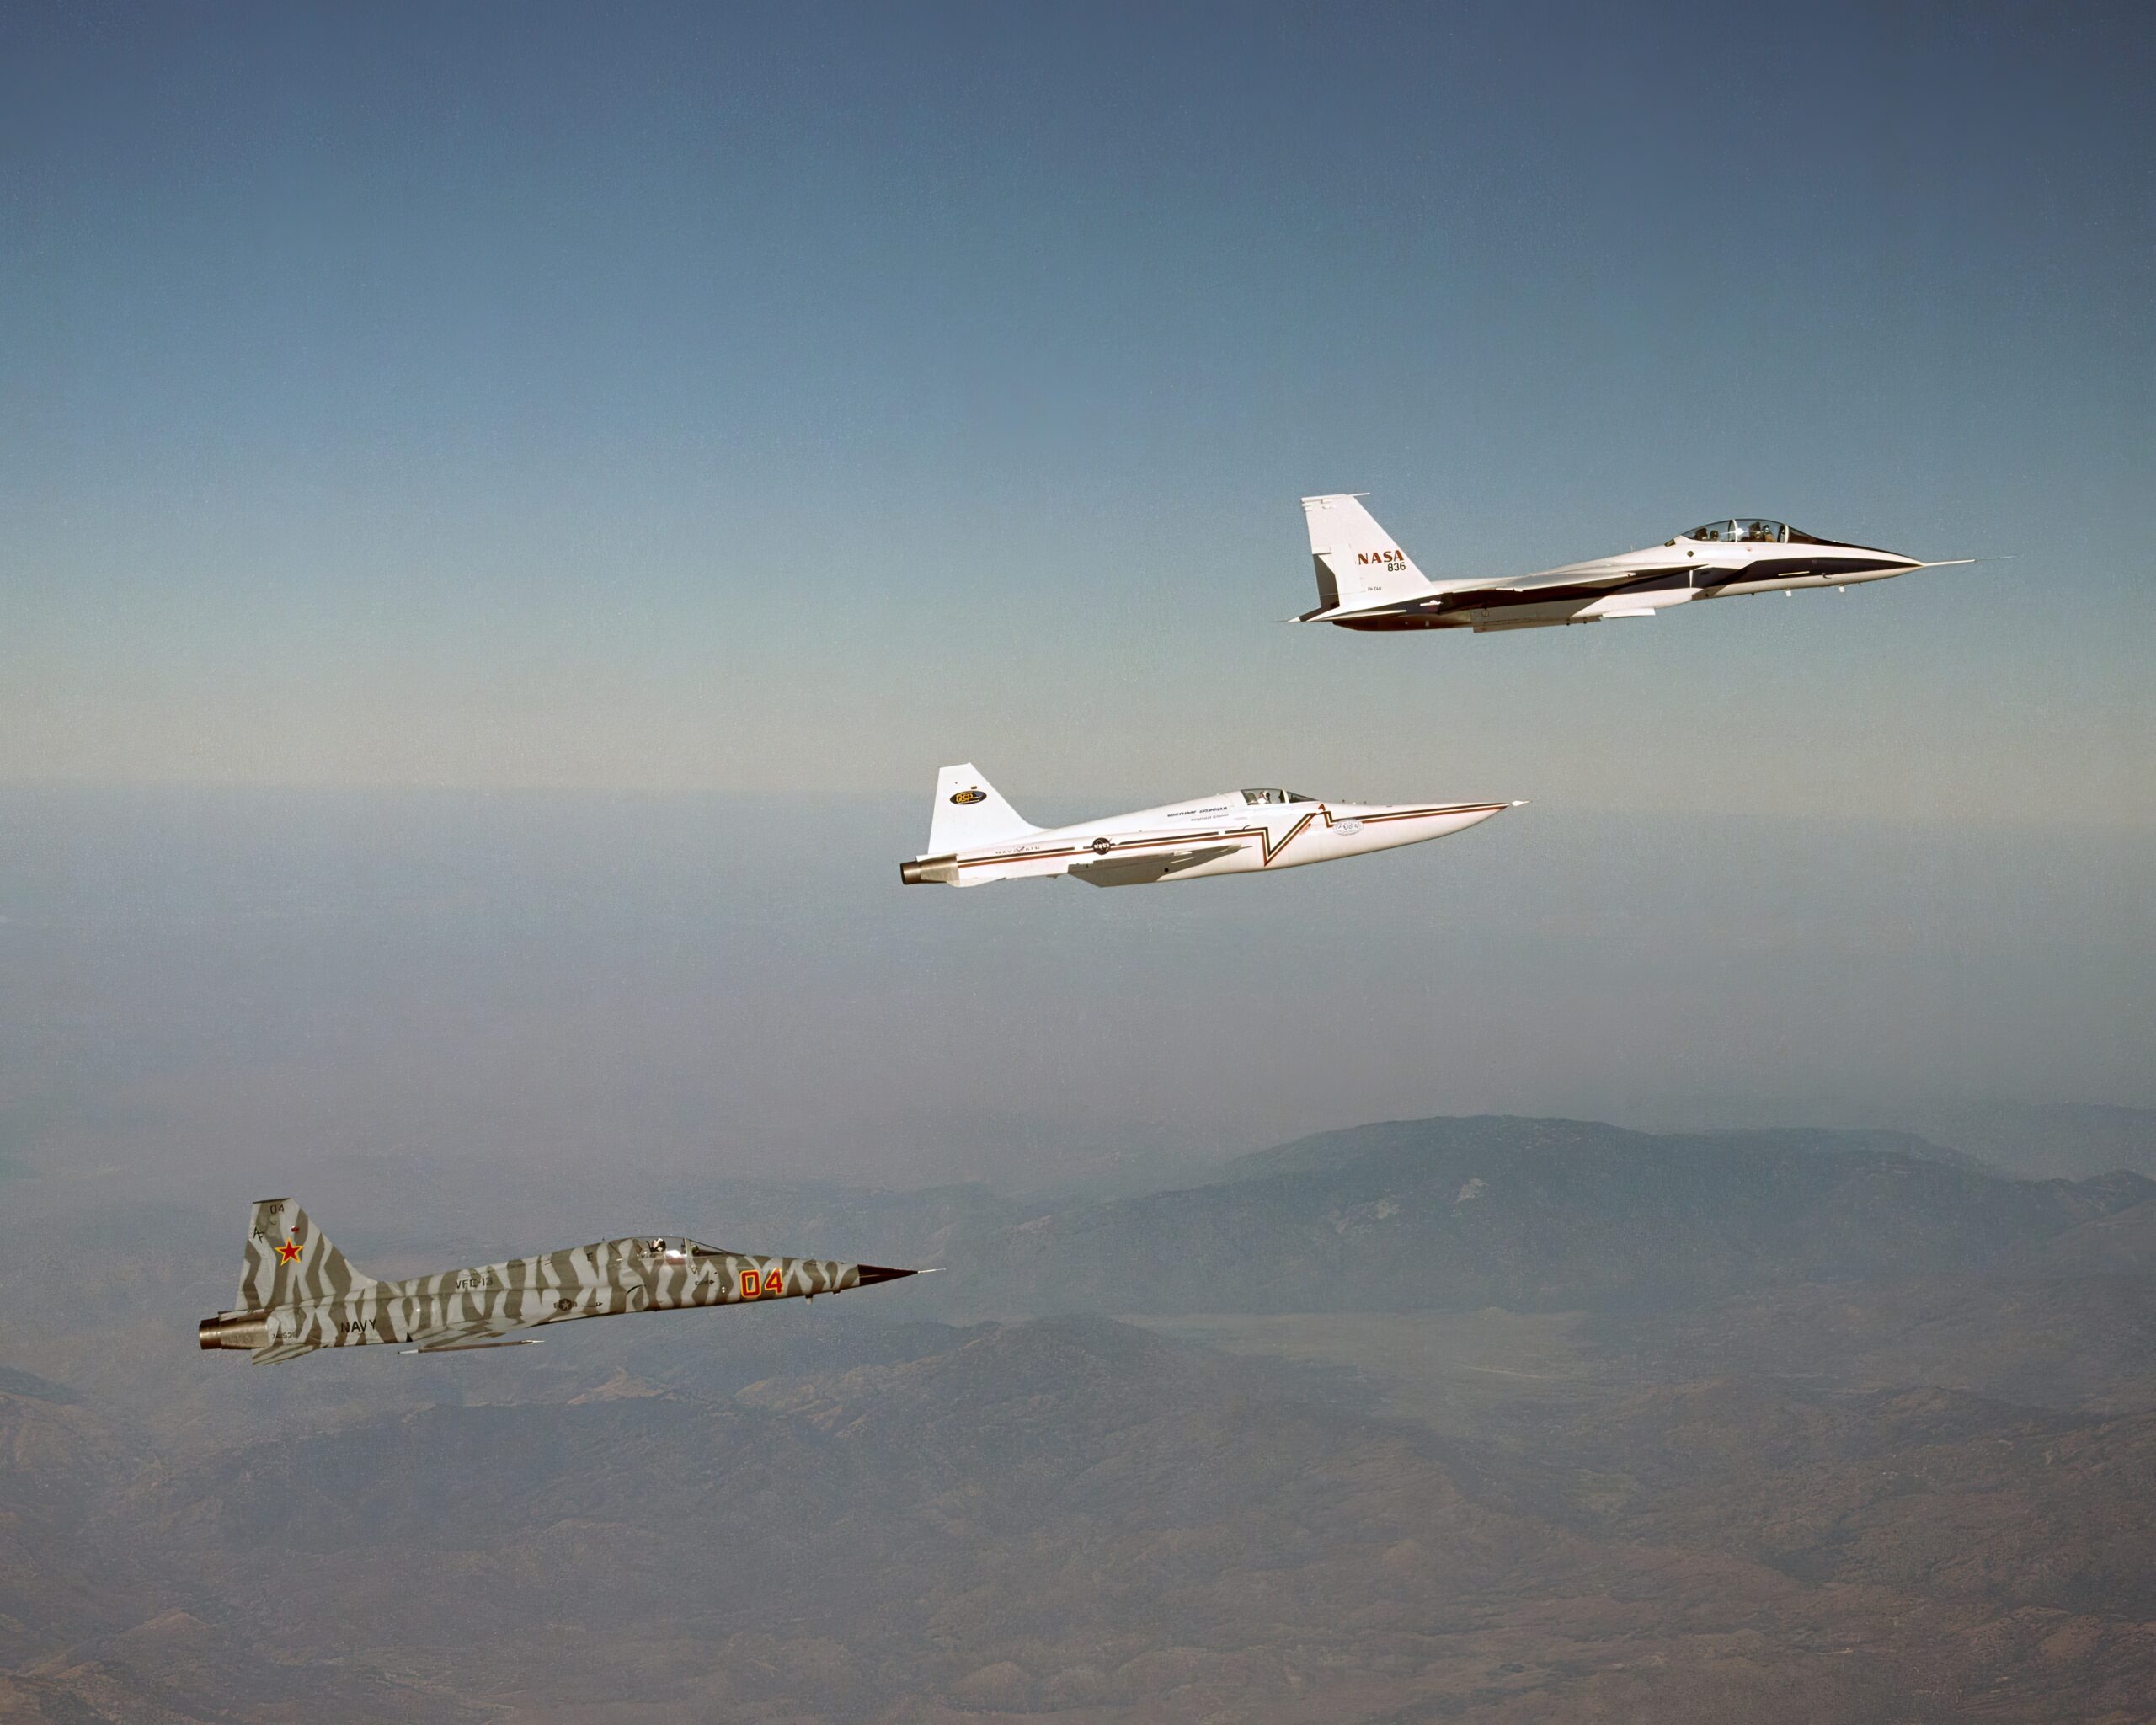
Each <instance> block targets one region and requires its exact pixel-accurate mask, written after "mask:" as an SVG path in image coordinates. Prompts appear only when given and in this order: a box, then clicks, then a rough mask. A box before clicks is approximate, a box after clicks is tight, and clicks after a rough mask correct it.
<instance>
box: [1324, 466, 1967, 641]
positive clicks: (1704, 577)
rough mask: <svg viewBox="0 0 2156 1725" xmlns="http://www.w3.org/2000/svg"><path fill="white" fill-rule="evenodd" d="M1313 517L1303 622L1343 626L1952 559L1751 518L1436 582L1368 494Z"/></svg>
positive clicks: (1660, 605) (1514, 622)
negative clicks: (1582, 556)
mask: <svg viewBox="0 0 2156 1725" xmlns="http://www.w3.org/2000/svg"><path fill="white" fill-rule="evenodd" d="M1303 516H1304V520H1305V522H1306V523H1307V524H1308V526H1309V527H1310V561H1311V563H1313V564H1315V567H1316V569H1317V596H1318V603H1317V608H1316V609H1315V611H1305V612H1304V613H1303V614H1302V615H1301V616H1300V617H1297V618H1295V619H1294V621H1295V622H1302V623H1337V624H1338V625H1339V626H1340V627H1341V628H1343V629H1474V630H1476V631H1478V632H1480V631H1483V630H1488V629H1540V628H1551V627H1554V626H1555V625H1557V624H1560V623H1593V622H1601V621H1602V620H1603V619H1604V617H1652V616H1653V615H1654V614H1655V613H1656V612H1657V611H1667V610H1668V609H1669V608H1670V607H1671V606H1678V605H1689V604H1690V603H1691V602H1692V601H1694V600H1698V599H1728V598H1732V597H1734V596H1735V595H1738V594H1751V593H1771V592H1775V591H1782V592H1794V591H1796V590H1797V589H1798V588H1800V587H1848V586H1854V585H1856V584H1857V583H1859V582H1861V581H1883V580H1886V579H1888V578H1889V577H1890V576H1893V575H1905V574H1908V572H1909V571H1910V570H1912V569H1945V568H1947V567H1949V563H1919V561H1918V560H1917V559H1916V558H1913V557H1905V556H1903V554H1902V553H1900V552H1898V551H1878V550H1875V549H1874V548H1872V547H1870V546H1868V545H1847V544H1844V543H1843V542H1841V541H1839V540H1836V539H1822V538H1820V537H1818V536H1817V534H1812V533H1806V532H1804V531H1801V529H1798V528H1796V527H1792V526H1787V525H1786V524H1785V523H1783V522H1781V521H1765V520H1763V519H1761V518H1759V517H1758V516H1742V515H1740V516H1737V518H1735V519H1734V520H1731V521H1709V522H1708V523H1707V524H1706V525H1705V526H1700V527H1694V528H1692V529H1691V530H1690V531H1688V532H1684V533H1678V534H1676V535H1674V536H1673V537H1670V538H1668V539H1665V540H1664V541H1663V542H1662V543H1661V544H1659V545H1656V546H1652V547H1648V548H1647V549H1646V550H1644V551H1625V552H1620V553H1618V554H1617V555H1616V556H1614V557H1598V558H1589V559H1588V561H1587V562H1585V563H1566V564H1565V565H1564V566H1563V567H1562V568H1560V569H1544V570H1542V571H1541V572H1540V573H1539V574H1531V575H1515V576H1513V578H1512V579H1509V580H1502V581H1487V580H1481V579H1470V580H1452V581H1433V580H1431V579H1428V577H1427V576H1426V575H1424V574H1423V573H1422V570H1420V569H1417V568H1416V567H1415V560H1414V558H1412V557H1410V556H1408V554H1407V553H1406V552H1405V551H1402V550H1401V548H1400V547H1399V545H1398V544H1397V543H1396V542H1395V541H1394V540H1393V538H1392V537H1391V536H1390V534H1388V533H1387V532H1386V531H1385V529H1384V528H1382V527H1380V526H1379V525H1378V524H1377V522H1376V521H1374V520H1373V519H1372V518H1371V515H1370V512H1369V510H1366V509H1364V507H1363V505H1362V501H1361V494H1360V493H1353V494H1337V495H1334V496H1330V497H1305V499H1303ZM1973 561H1974V559H1973V558H1952V559H1951V560H1950V562H1951V563H1970V562H1973Z"/></svg>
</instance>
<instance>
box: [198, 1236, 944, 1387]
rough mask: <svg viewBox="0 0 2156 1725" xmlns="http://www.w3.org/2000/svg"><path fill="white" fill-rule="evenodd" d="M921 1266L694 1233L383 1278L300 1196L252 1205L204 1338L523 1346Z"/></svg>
mask: <svg viewBox="0 0 2156 1725" xmlns="http://www.w3.org/2000/svg"><path fill="white" fill-rule="evenodd" d="M915 1274H919V1272H918V1271H915V1270H891V1269H883V1268H879V1267H878V1266H877V1265H875V1264H871V1263H835V1262H833V1261H832V1260H830V1259H829V1258H756V1257H751V1256H749V1255H746V1254H744V1253H741V1252H721V1251H718V1249H717V1248H716V1247H709V1246H700V1245H698V1244H697V1243H696V1242H695V1241H693V1240H682V1239H678V1238H664V1237H662V1238H659V1239H651V1240H602V1241H600V1242H599V1243H598V1244H596V1245H595V1246H574V1247H569V1248H568V1250H566V1251H563V1252H547V1253H544V1254H543V1255H542V1256H540V1257H537V1258H511V1259H510V1260H509V1262H508V1263H490V1264H482V1265H481V1266H479V1267H478V1268H477V1269H468V1270H440V1271H437V1272H436V1273H435V1274H433V1275H430V1276H416V1277H414V1279H412V1280H410V1281H408V1282H377V1281H376V1280H375V1279H374V1278H373V1277H371V1276H363V1275H361V1274H360V1273H359V1271H357V1270H355V1269H354V1268H352V1265H351V1263H350V1260H349V1259H348V1258H345V1256H344V1253H343V1252H339V1250H338V1249H337V1248H336V1247H334V1246H333V1245H331V1244H330V1243H329V1238H328V1236H327V1235H326V1234H324V1233H323V1231H322V1230H321V1229H319V1228H318V1227H316V1226H315V1225H314V1224H313V1223H312V1221H310V1220H307V1212H306V1211H305V1210H302V1209H301V1208H300V1207H299V1205H298V1204H295V1203H294V1202H293V1201H292V1200H291V1199H289V1198H273V1199H267V1200H265V1201H264V1202H263V1203H260V1204H256V1205H255V1206H254V1215H253V1220H250V1221H249V1222H248V1229H247V1258H246V1263H245V1267H244V1268H243V1270H242V1271H241V1274H240V1284H239V1305H238V1307H237V1309H236V1310H234V1311H221V1312H219V1313H218V1314H217V1315H216V1316H215V1317H209V1318H205V1319H203V1320H202V1322H201V1323H200V1326H198V1327H197V1329H196V1332H195V1333H196V1334H197V1336H198V1337H199V1338H200V1340H201V1343H202V1345H203V1347H205V1348H237V1349H243V1350H244V1351H245V1352H246V1353H248V1354H249V1355H250V1356H251V1357H252V1358H253V1359H254V1360H255V1362H256V1363H257V1364H258V1365H259V1364H264V1363H266V1362H268V1361H270V1360H273V1359H298V1358H299V1356H300V1355H301V1354H312V1353H313V1352H314V1350H315V1349H316V1348H355V1347H359V1346H360V1345H361V1344H363V1343H371V1342H395V1343H404V1344H406V1345H405V1348H404V1351H405V1352H406V1353H408V1354H446V1353H449V1352H451V1351H453V1350H455V1349H457V1348H515V1347H521V1346H526V1345H528V1343H529V1341H530V1339H531V1338H522V1337H515V1338H512V1337H511V1333H510V1332H513V1331H516V1330H528V1329H532V1328H535V1327H537V1326H538V1325H540V1324H555V1323H563V1322H568V1320H569V1319H571V1318H579V1317H608V1316H612V1315H613V1314H614V1313H616V1312H622V1311H669V1310H671V1309H672V1308H674V1307H676V1306H743V1305H746V1304H748V1303H749V1302H750V1301H751V1300H786V1299H791V1298H795V1297H798V1298H800V1299H803V1300H813V1299H814V1298H815V1297H816V1296H817V1295H819V1294H841V1293H844V1292H845V1291H846V1290H847V1289H848V1288H863V1287H866V1286H867V1285H868V1284H870V1283H871V1282H889V1281H894V1280H896V1279H898V1278H899V1277H900V1276H910V1275H915Z"/></svg>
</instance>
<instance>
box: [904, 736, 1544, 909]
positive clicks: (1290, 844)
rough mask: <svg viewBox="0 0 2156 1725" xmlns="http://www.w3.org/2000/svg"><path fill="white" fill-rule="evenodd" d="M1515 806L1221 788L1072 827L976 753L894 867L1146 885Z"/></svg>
mask: <svg viewBox="0 0 2156 1725" xmlns="http://www.w3.org/2000/svg"><path fill="white" fill-rule="evenodd" d="M1519 806H1520V805H1519V804H1517V803H1333V802H1327V801H1325V800H1323V799H1321V798H1316V797H1306V796H1304V795H1303V794H1302V793H1300V792H1298V791H1283V790H1273V789H1265V790H1249V791H1222V792H1219V793H1215V794H1214V795H1212V796H1209V797H1193V798H1190V799H1189V800H1188V801H1187V802H1182V803H1167V804H1162V805H1161V807H1160V808H1157V809H1137V810H1135V811H1134V812H1133V813H1131V814H1112V815H1108V816H1107V817H1105V818H1103V819H1102V820H1087V821H1081V822H1080V823H1079V824H1077V825H1075V826H1053V827H1041V826H1034V825H1031V824H1029V823H1028V822H1027V821H1025V820H1022V819H1020V817H1019V815H1018V813H1017V810H1016V809H1013V808H1011V805H1010V804H1008V803H1006V802H1005V801H1004V800H1003V798H1002V797H1001V795H999V794H998V793H997V792H996V789H995V786H993V785H991V784H990V783H989V782H988V781H987V780H986V779H985V778H983V777H981V776H980V772H979V769H978V768H976V767H975V766H974V765H973V764H972V763H971V762H970V761H969V762H967V763H965V764H963V765H962V766H947V767H945V768H944V769H943V770H942V772H940V773H938V774H937V778H936V802H935V805H934V810H933V813H932V814H931V816H930V818H929V825H928V849H927V851H926V852H925V853H924V854H923V855H921V856H919V857H915V858H913V859H912V861H910V862H908V863H900V864H899V879H901V880H903V881H905V883H906V884H907V885H909V886H914V885H918V884H921V883H923V882H928V881H933V882H937V883H939V884H943V885H946V886H979V885H981V884H984V883H985V882H988V881H991V880H1026V879H1035V878H1039V877H1045V876H1049V875H1057V874H1067V875H1069V876H1070V877H1071V878H1072V879H1074V880H1082V881H1085V882H1086V883H1088V884H1091V885H1093V886H1146V885H1150V884H1153V883H1155V882H1156V881H1173V880H1202V879H1207V878H1209V877H1210V876H1213V875H1216V874H1252V873H1259V872H1261V871H1265V870H1270V869H1277V868H1299V867H1301V866H1302V865H1303V864H1305V863H1331V862H1334V861H1336V860H1337V859H1338V858H1340V857H1359V856H1361V855H1362V854H1363V853H1364V852H1366V851H1390V850H1392V849H1394V848H1395V847H1396V846H1401V845H1418V844H1421V843H1422V841H1424V840H1425V839H1436V838H1443V837H1444V836H1445V835H1446V834H1447V833H1454V832H1459V831H1460V830H1462V829H1464V828H1466V827H1470V826H1474V825H1476V824H1478V823H1479V822H1481V821H1485V820H1488V819H1489V818H1490V817H1491V816H1492V814H1500V813H1502V811H1503V810H1505V809H1516V808H1518V807H1519Z"/></svg>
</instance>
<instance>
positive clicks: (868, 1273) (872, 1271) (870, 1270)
mask: <svg viewBox="0 0 2156 1725" xmlns="http://www.w3.org/2000/svg"><path fill="white" fill-rule="evenodd" d="M854 1268H857V1269H858V1270H859V1271H860V1272H861V1285H862V1287H864V1288H866V1287H867V1285H868V1284H870V1283H871V1282H895V1281H897V1280H898V1279H899V1277H900V1276H917V1275H919V1274H921V1272H920V1271H919V1270H892V1269H886V1268H883V1265H882V1264H880V1263H864V1264H857V1265H855V1266H854Z"/></svg>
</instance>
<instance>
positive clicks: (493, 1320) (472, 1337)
mask: <svg viewBox="0 0 2156 1725" xmlns="http://www.w3.org/2000/svg"><path fill="white" fill-rule="evenodd" d="M531 1327H532V1321H531V1319H530V1318H525V1317H514V1316H510V1314H509V1313H508V1312H506V1311H492V1312H480V1313H478V1314H477V1315H475V1316H472V1317H467V1318H462V1319H459V1320H458V1321H457V1322H455V1323H447V1324H441V1325H439V1326H437V1327H435V1328H434V1329H431V1330H415V1331H414V1332H413V1333H412V1338H411V1340H412V1345H411V1346H410V1347H408V1348H405V1349H404V1350H403V1351H404V1352H405V1353H407V1354H455V1353H456V1352H458V1351H460V1350H461V1349H463V1348H536V1347H537V1346H538V1345H539V1340H538V1338H537V1337H536V1336H522V1337H518V1338H515V1339H514V1340H510V1339H504V1338H508V1337H509V1334H510V1331H512V1330H526V1329H530V1328H531Z"/></svg>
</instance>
